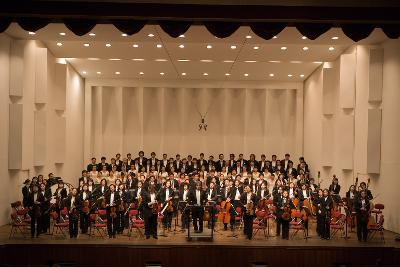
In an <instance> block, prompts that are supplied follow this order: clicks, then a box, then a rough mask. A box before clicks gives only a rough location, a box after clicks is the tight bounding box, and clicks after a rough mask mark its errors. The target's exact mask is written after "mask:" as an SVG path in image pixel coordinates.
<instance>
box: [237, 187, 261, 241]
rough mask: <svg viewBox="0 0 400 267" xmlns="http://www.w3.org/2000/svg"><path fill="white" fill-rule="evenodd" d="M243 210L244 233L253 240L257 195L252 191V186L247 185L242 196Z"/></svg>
mask: <svg viewBox="0 0 400 267" xmlns="http://www.w3.org/2000/svg"><path fill="white" fill-rule="evenodd" d="M240 202H241V204H242V210H243V226H244V227H243V233H244V234H245V235H246V237H247V238H248V239H249V240H251V238H252V237H253V220H254V212H255V208H256V202H257V197H256V195H255V194H254V193H252V192H251V189H250V186H248V185H246V186H245V188H244V193H243V194H242V195H241V197H240Z"/></svg>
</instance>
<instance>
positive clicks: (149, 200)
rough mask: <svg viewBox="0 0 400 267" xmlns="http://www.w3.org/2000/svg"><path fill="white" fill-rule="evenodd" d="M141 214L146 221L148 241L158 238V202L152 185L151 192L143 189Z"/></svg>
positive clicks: (145, 232)
mask: <svg viewBox="0 0 400 267" xmlns="http://www.w3.org/2000/svg"><path fill="white" fill-rule="evenodd" d="M140 196H141V197H140V199H141V212H142V215H143V219H144V234H145V236H146V239H149V238H150V236H153V238H154V239H158V238H157V217H158V202H157V197H156V191H155V189H154V185H150V187H149V191H148V192H147V191H146V190H144V189H142V190H141V192H140Z"/></svg>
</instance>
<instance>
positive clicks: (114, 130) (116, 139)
mask: <svg viewBox="0 0 400 267" xmlns="http://www.w3.org/2000/svg"><path fill="white" fill-rule="evenodd" d="M121 98H122V88H121V87H112V86H103V87H102V102H103V103H102V108H103V110H102V128H103V152H104V153H105V155H106V156H107V157H110V158H111V157H115V154H116V153H121V148H122V147H121V146H122V138H121V136H122V106H121V102H122V101H121Z"/></svg>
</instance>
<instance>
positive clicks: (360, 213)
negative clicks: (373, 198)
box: [354, 190, 371, 242]
mask: <svg viewBox="0 0 400 267" xmlns="http://www.w3.org/2000/svg"><path fill="white" fill-rule="evenodd" d="M370 206H371V204H370V202H369V199H368V196H367V192H366V191H365V190H362V191H361V192H360V197H358V198H356V200H355V202H354V209H355V211H356V213H357V237H358V241H360V242H361V241H364V242H366V241H367V238H368V228H367V226H368V218H369V210H370Z"/></svg>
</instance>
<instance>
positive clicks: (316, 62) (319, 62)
mask: <svg viewBox="0 0 400 267" xmlns="http://www.w3.org/2000/svg"><path fill="white" fill-rule="evenodd" d="M313 63H315V64H322V61H314V62H313Z"/></svg>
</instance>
